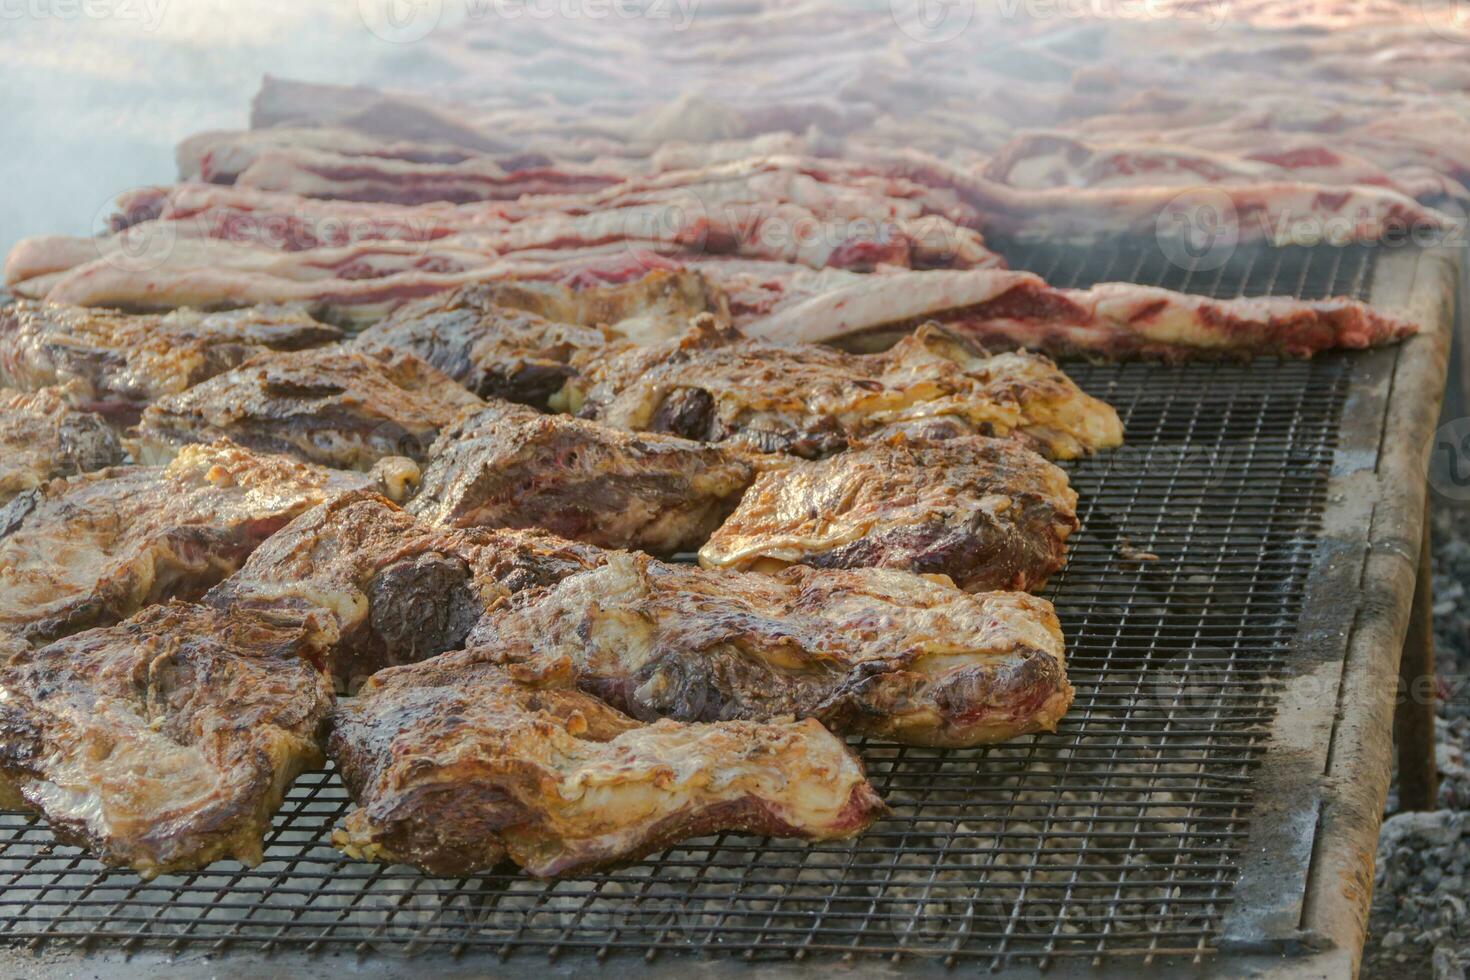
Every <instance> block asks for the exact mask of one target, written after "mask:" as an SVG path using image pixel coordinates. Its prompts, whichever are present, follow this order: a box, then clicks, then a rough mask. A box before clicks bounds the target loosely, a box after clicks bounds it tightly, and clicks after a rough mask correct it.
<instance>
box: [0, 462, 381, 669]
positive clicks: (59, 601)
mask: <svg viewBox="0 0 1470 980" xmlns="http://www.w3.org/2000/svg"><path fill="white" fill-rule="evenodd" d="M368 483H369V478H367V477H364V476H361V475H358V474H344V473H333V472H330V471H328V470H324V469H321V468H319V467H316V466H309V465H306V464H303V463H298V462H296V461H295V460H291V459H286V458H284V457H281V456H265V455H256V454H254V453H251V452H248V451H246V450H243V449H241V448H239V447H238V446H234V445H232V444H230V443H228V442H218V443H212V444H208V445H196V446H187V447H185V448H184V449H183V450H181V451H180V452H179V455H178V458H176V459H175V460H174V461H173V462H172V463H170V464H169V465H168V466H166V467H145V466H122V467H114V468H110V469H104V470H98V471H97V472H95V473H88V474H86V475H84V476H75V477H72V478H70V479H67V480H56V481H53V482H51V483H48V484H46V485H45V486H43V487H40V488H38V489H36V490H32V491H30V492H29V493H24V494H22V495H20V496H19V497H16V498H15V499H14V500H12V501H11V502H10V503H9V504H8V505H6V506H5V507H3V508H0V633H8V634H11V635H14V636H19V637H22V638H25V639H28V640H30V641H32V642H36V643H39V642H45V641H48V640H51V639H53V638H55V637H58V636H64V635H66V634H68V633H73V632H76V631H77V630H82V629H87V628H88V627H91V626H97V625H101V624H106V623H114V622H117V621H118V620H119V619H123V618H125V617H127V616H129V615H131V614H132V613H134V612H135V611H137V610H138V609H140V608H141V607H143V606H146V605H149V604H151V603H155V602H159V601H161V600H164V599H167V598H170V597H180V598H191V597H197V596H199V595H202V594H203V593H204V591H205V590H206V589H208V588H209V587H210V586H212V585H214V584H215V583H216V582H218V581H219V580H220V579H222V578H224V577H225V576H226V575H229V574H230V573H231V572H233V571H234V570H235V569H237V568H239V567H240V565H241V564H242V563H243V562H244V561H245V559H246V558H247V557H248V556H249V555H250V553H251V552H252V551H254V550H255V548H256V547H257V546H259V545H260V543H261V542H262V541H264V540H265V539H266V538H268V537H269V536H270V535H271V534H272V533H273V532H274V531H275V530H277V529H278V528H280V527H282V526H283V525H285V524H286V523H287V522H288V521H290V520H291V519H292V518H293V517H295V516H296V515H297V514H300V513H301V512H303V511H305V510H307V509H308V508H310V507H312V506H314V505H316V504H318V503H320V502H321V501H322V500H324V499H326V498H328V497H329V496H331V495H332V494H335V493H340V492H342V491H344V490H348V489H353V488H357V487H362V486H364V485H366V484H368Z"/></svg>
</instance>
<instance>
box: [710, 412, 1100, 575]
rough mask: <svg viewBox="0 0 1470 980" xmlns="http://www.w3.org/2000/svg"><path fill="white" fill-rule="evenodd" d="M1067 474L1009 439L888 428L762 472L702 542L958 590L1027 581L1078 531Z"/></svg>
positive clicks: (726, 559)
mask: <svg viewBox="0 0 1470 980" xmlns="http://www.w3.org/2000/svg"><path fill="white" fill-rule="evenodd" d="M1076 503H1077V495H1076V493H1075V492H1073V490H1072V489H1071V487H1070V486H1069V485H1068V481H1067V477H1066V474H1065V473H1064V472H1063V471H1062V470H1060V469H1059V468H1057V467H1055V466H1053V465H1052V464H1050V463H1048V462H1046V461H1045V460H1044V459H1042V458H1041V457H1040V456H1038V455H1036V454H1035V453H1033V452H1031V451H1030V450H1028V449H1026V448H1024V447H1022V446H1020V445H1018V444H1016V443H1015V442H1012V441H1009V440H999V439H986V438H983V437H980V436H968V437H959V438H955V439H950V440H945V441H930V440H923V439H910V438H908V437H907V436H905V435H902V434H894V435H891V436H889V437H888V438H887V439H884V440H882V441H879V442H874V443H870V444H868V445H864V446H859V447H856V448H853V449H851V450H849V451H848V452H845V453H841V454H839V455H837V456H835V457H832V458H830V459H824V460H816V461H810V462H801V463H796V464H794V465H792V466H789V467H787V468H785V469H782V470H781V471H779V472H768V473H763V474H762V475H761V476H759V477H758V478H757V479H756V481H755V483H754V484H753V485H752V487H751V489H750V490H749V491H747V492H746V494H745V497H744V498H743V499H742V500H741V503H740V506H739V507H738V508H737V509H736V511H735V513H734V514H732V515H731V516H730V518H729V520H727V521H726V522H725V523H724V524H723V525H722V526H721V527H720V528H719V530H718V531H716V532H715V534H714V535H713V536H712V537H711V538H710V540H709V542H708V543H707V544H706V545H705V546H704V548H703V549H701V551H700V561H701V563H703V564H705V565H706V566H709V567H721V568H737V569H750V568H758V567H760V566H761V565H762V563H770V562H774V563H776V564H777V565H786V564H804V565H811V566H813V567H816V568H868V567H884V568H899V569H906V570H908V571H911V572H917V573H920V574H942V575H947V576H949V577H950V578H951V579H952V580H954V582H955V584H957V585H959V586H960V587H961V588H963V589H965V590H966V591H971V592H975V591H988V590H993V589H1021V590H1033V591H1034V590H1036V589H1038V588H1040V587H1041V585H1043V584H1044V583H1045V582H1046V580H1047V578H1048V577H1049V576H1050V575H1051V574H1052V573H1054V572H1056V571H1057V570H1058V569H1060V568H1061V567H1062V565H1063V563H1064V562H1065V560H1066V541H1067V538H1068V536H1069V535H1070V534H1071V533H1072V532H1073V531H1074V530H1075V529H1076V528H1077V515H1076Z"/></svg>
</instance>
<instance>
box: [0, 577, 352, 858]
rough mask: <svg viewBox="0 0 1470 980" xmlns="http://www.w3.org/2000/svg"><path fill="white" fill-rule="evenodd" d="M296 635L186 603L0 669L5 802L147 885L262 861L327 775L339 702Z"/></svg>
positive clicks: (0, 776)
mask: <svg viewBox="0 0 1470 980" xmlns="http://www.w3.org/2000/svg"><path fill="white" fill-rule="evenodd" d="M312 653H313V651H312V649H311V647H310V645H309V642H308V639H307V636H306V634H305V633H303V632H302V631H300V630H289V629H282V628H280V627H276V626H271V625H268V624H266V623H264V622H261V621H258V620H255V619H252V618H249V617H242V616H228V615H223V614H220V613H218V612H215V611H213V610H210V609H205V608H203V607H199V606H191V605H185V604H181V603H176V604H168V605H161V606H153V607H151V608H149V609H146V610H144V611H143V612H141V613H139V614H138V615H137V616H134V617H133V618H132V619H130V620H128V621H127V622H124V623H120V624H118V625H115V626H109V627H106V628H103V629H95V630H89V631H88V632H85V633H81V634H79V635H77V636H73V637H69V638H67V639H64V640H59V641H57V642H55V643H53V644H51V645H49V646H47V647H44V648H42V649H40V650H34V651H32V650H27V651H24V652H19V653H14V654H13V655H11V656H10V657H8V658H6V659H5V661H4V662H3V664H0V785H3V786H4V787H5V791H4V792H3V793H0V796H6V797H9V801H10V802H15V801H16V800H17V798H18V799H19V800H21V801H23V802H24V803H25V804H26V805H28V806H30V807H33V808H35V809H36V810H38V811H40V813H41V814H42V816H44V817H45V818H46V820H47V821H48V822H49V823H50V824H51V826H52V828H53V829H54V830H55V832H56V835H57V836H58V837H59V838H61V839H62V840H64V841H67V842H70V843H74V844H78V845H81V846H84V847H88V848H91V849H92V850H93V851H94V852H95V853H96V855H97V856H98V857H99V858H100V859H101V860H102V861H103V862H105V863H106V864H109V865H114V866H121V867H131V868H133V869H134V870H136V871H137V872H138V873H139V874H140V875H142V876H143V877H145V878H152V877H153V876H155V875H158V874H164V873H167V872H172V871H184V870H191V869H195V868H200V867H203V866H204V865H206V864H208V863H209V862H211V861H215V860H219V859H223V858H233V859H235V860H237V861H241V862H244V863H245V864H255V863H257V862H258V861H260V859H261V843H262V839H263V836H264V834H265V832H266V830H267V829H269V826H270V819H271V815H272V814H273V813H274V812H275V811H276V808H277V807H279V806H280V803H281V797H282V795H283V794H284V793H285V790H286V787H287V786H289V785H290V784H291V781H292V780H293V779H295V778H296V776H297V775H298V774H299V773H300V772H301V771H302V770H304V769H306V768H309V767H312V766H317V765H320V764H321V762H322V753H321V749H320V747H319V746H320V740H321V737H322V735H323V734H325V732H324V729H325V727H326V721H327V718H328V716H329V714H330V712H331V708H332V689H331V685H330V684H329V683H328V682H327V680H326V679H325V678H324V677H323V676H322V675H321V674H320V673H319V672H318V671H317V670H316V669H315V668H314V667H313V666H312V664H311V656H312Z"/></svg>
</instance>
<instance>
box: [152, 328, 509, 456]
mask: <svg viewBox="0 0 1470 980" xmlns="http://www.w3.org/2000/svg"><path fill="white" fill-rule="evenodd" d="M483 404H484V403H483V402H482V401H480V399H479V398H476V397H475V396H474V395H472V394H470V393H469V392H468V391H466V390H464V389H463V388H461V387H460V386H459V385H457V384H455V383H454V382H453V381H451V380H450V379H449V378H447V377H445V376H444V374H442V373H441V372H439V371H437V370H435V369H434V368H432V367H430V366H429V365H427V364H425V363H424V362H423V361H421V360H419V359H418V358H417V357H415V356H413V355H412V354H405V353H400V352H392V351H386V350H372V351H365V350H344V349H341V348H331V349H326V350H317V351H306V352H302V353H292V354H263V355H261V356H260V357H256V358H253V359H252V360H250V361H248V362H246V363H245V364H243V365H241V366H240V367H238V368H236V369H235V370H233V371H228V372H226V373H224V374H221V375H219V376H217V377H215V378H212V379H210V380H209V381H206V382H204V383H203V384H200V385H196V386H195V387H193V388H190V389H189V390H188V391H185V392H183V393H181V394H178V395H171V396H169V397H167V398H163V399H160V400H159V401H158V402H156V403H155V404H153V405H151V406H149V408H148V410H147V411H146V412H144V413H143V421H142V423H141V425H140V426H139V428H138V433H139V444H138V449H137V451H138V452H139V453H141V454H142V456H143V457H144V458H147V459H153V460H161V459H167V458H168V457H169V456H170V455H171V454H172V453H173V452H174V451H175V448H176V447H177V446H179V445H182V444H186V443H191V442H206V441H208V440H210V439H217V438H220V437H221V436H224V437H228V438H230V439H233V440H234V441H235V442H237V443H239V444H240V445H242V446H247V447H249V448H251V449H259V450H263V451H266V452H279V453H287V454H289V455H293V456H296V457H297V458H299V459H303V460H306V461H308V462H312V463H320V464H322V465H323V466H334V467H338V468H340V469H348V470H368V469H370V468H372V466H373V465H374V464H375V463H377V461H378V460H380V459H382V458H384V457H386V456H406V457H408V458H410V459H413V460H415V461H418V462H423V461H424V459H425V458H426V457H427V454H428V449H429V446H430V445H432V444H433V442H434V439H435V437H437V436H438V434H439V430H440V429H441V428H443V427H444V426H446V425H448V424H449V423H450V422H452V421H454V419H455V417H456V416H457V415H459V413H460V412H462V411H464V410H466V409H470V408H478V407H480V406H482V405H483Z"/></svg>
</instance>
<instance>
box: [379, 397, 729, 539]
mask: <svg viewBox="0 0 1470 980" xmlns="http://www.w3.org/2000/svg"><path fill="white" fill-rule="evenodd" d="M429 455H430V462H429V463H428V465H427V466H426V467H425V468H424V475H423V483H422V485H421V486H420V489H419V492H418V495H417V496H416V497H414V499H413V501H412V503H410V504H409V507H408V509H409V510H410V511H411V512H413V513H414V514H416V515H418V516H419V517H422V518H424V519H425V520H428V521H430V522H431V523H434V524H440V525H445V526H450V527H475V526H481V527H512V528H537V527H539V528H544V529H546V530H548V531H551V532H552V533H554V534H559V535H562V536H563V537H567V538H574V539H576V540H578V541H586V542H589V543H591V544H596V545H600V546H602V547H605V548H638V549H641V550H643V551H648V552H652V553H654V554H661V555H671V554H674V553H675V552H680V551H694V550H696V549H698V548H699V546H700V545H702V544H703V543H704V542H705V540H706V539H707V538H708V537H709V536H710V533H711V532H712V531H714V529H715V528H716V527H718V526H719V524H720V521H721V520H723V519H724V518H725V516H726V515H728V514H729V513H730V511H731V510H733V509H734V507H735V504H736V502H737V501H738V500H739V499H740V494H741V493H742V492H743V491H744V490H745V488H746V487H747V486H749V484H750V481H751V479H752V478H753V475H754V474H753V472H752V467H751V466H750V464H749V463H747V462H746V461H745V460H743V459H741V458H740V457H738V456H737V455H735V454H734V453H733V452H731V451H728V450H726V449H723V448H721V447H719V446H711V445H706V444H704V443H699V442H693V441H691V440H688V439H680V438H678V437H676V436H666V435H657V434H652V433H649V434H646V435H633V434H630V433H627V432H624V431H622V430H621V429H614V428H612V427H611V426H605V425H602V424H600V423H597V422H589V421H586V420H583V419H574V418H569V417H567V416H565V415H543V414H541V413H540V412H537V411H536V410H535V409H532V408H527V407H525V406H522V405H512V404H509V403H507V402H499V403H495V404H492V405H491V406H490V407H489V408H486V409H485V410H483V411H481V412H479V413H476V414H475V415H471V416H467V417H466V418H464V419H462V420H461V421H460V422H458V423H456V424H454V425H452V426H450V427H449V428H447V429H445V430H444V431H443V432H442V433H441V434H440V436H439V441H438V442H436V443H435V444H434V447H433V449H432V450H431V451H430V453H429Z"/></svg>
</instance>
